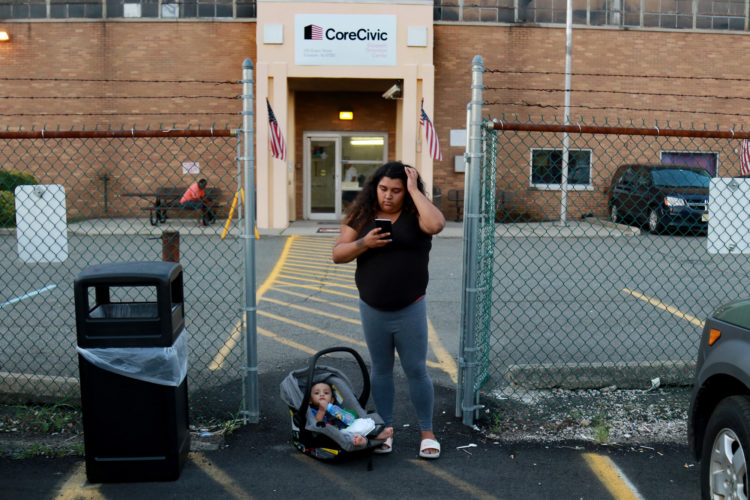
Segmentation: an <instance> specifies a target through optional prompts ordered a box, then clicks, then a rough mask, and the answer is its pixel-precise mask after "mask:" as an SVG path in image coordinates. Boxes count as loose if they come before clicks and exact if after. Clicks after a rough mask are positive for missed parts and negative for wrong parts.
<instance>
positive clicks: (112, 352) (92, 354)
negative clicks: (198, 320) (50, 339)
mask: <svg viewBox="0 0 750 500" xmlns="http://www.w3.org/2000/svg"><path fill="white" fill-rule="evenodd" d="M76 349H77V350H78V354H80V355H81V356H83V357H84V358H85V359H86V360H87V361H88V362H89V363H91V364H92V365H94V366H96V367H98V368H101V369H102V370H106V371H108V372H112V373H117V374H118V375H123V376H125V377H130V378H134V379H136V380H142V381H144V382H151V383H154V384H159V385H169V386H172V387H177V386H179V385H180V384H181V383H182V381H183V380H185V376H187V358H188V345H187V331H185V330H184V329H183V330H182V332H180V335H179V336H178V337H177V340H176V341H175V343H174V344H172V346H170V347H106V348H105V347H102V348H88V349H85V348H82V347H78V346H76Z"/></svg>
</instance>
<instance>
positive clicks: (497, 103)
mask: <svg viewBox="0 0 750 500" xmlns="http://www.w3.org/2000/svg"><path fill="white" fill-rule="evenodd" d="M484 104H485V105H486V106H524V107H531V108H545V109H556V110H562V109H563V107H564V106H563V105H562V104H560V105H558V104H539V103H530V102H525V101H522V102H501V101H486V102H485V103H484ZM570 107H571V108H577V109H587V110H594V111H604V110H616V111H637V112H639V113H681V114H689V115H719V116H737V117H748V116H750V114H745V113H724V112H721V111H695V110H689V109H659V108H629V107H625V106H589V105H586V104H571V105H570Z"/></svg>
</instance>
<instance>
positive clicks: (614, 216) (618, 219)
mask: <svg viewBox="0 0 750 500" xmlns="http://www.w3.org/2000/svg"><path fill="white" fill-rule="evenodd" d="M609 220H611V221H612V223H613V224H622V214H621V213H620V207H619V206H617V203H613V204H612V208H610V211H609Z"/></svg>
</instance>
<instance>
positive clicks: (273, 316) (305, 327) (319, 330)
mask: <svg viewBox="0 0 750 500" xmlns="http://www.w3.org/2000/svg"><path fill="white" fill-rule="evenodd" d="M258 314H260V315H262V316H265V317H267V318H271V319H275V320H277V321H281V322H282V323H287V324H289V325H292V326H296V327H298V328H302V329H303V330H310V331H311V332H315V333H319V334H321V335H325V336H326V337H331V338H332V339H336V340H343V341H344V342H350V343H352V344H355V345H358V346H362V347H364V346H365V343H364V342H362V341H361V340H354V339H352V338H349V337H345V336H344V335H339V334H337V333H333V332H329V331H328V330H323V329H322V328H317V327H314V326H310V325H306V324H304V323H301V322H299V321H295V320H293V319H289V318H283V317H281V316H278V315H276V314H272V313H269V312H265V311H258Z"/></svg>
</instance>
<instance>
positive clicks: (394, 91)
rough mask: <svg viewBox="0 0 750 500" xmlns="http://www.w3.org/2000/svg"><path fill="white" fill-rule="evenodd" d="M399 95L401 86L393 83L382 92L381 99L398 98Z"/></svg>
mask: <svg viewBox="0 0 750 500" xmlns="http://www.w3.org/2000/svg"><path fill="white" fill-rule="evenodd" d="M400 97H401V86H400V85H399V84H398V83H394V84H393V85H392V86H391V88H389V89H388V90H386V91H385V92H383V99H398V98H400Z"/></svg>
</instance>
